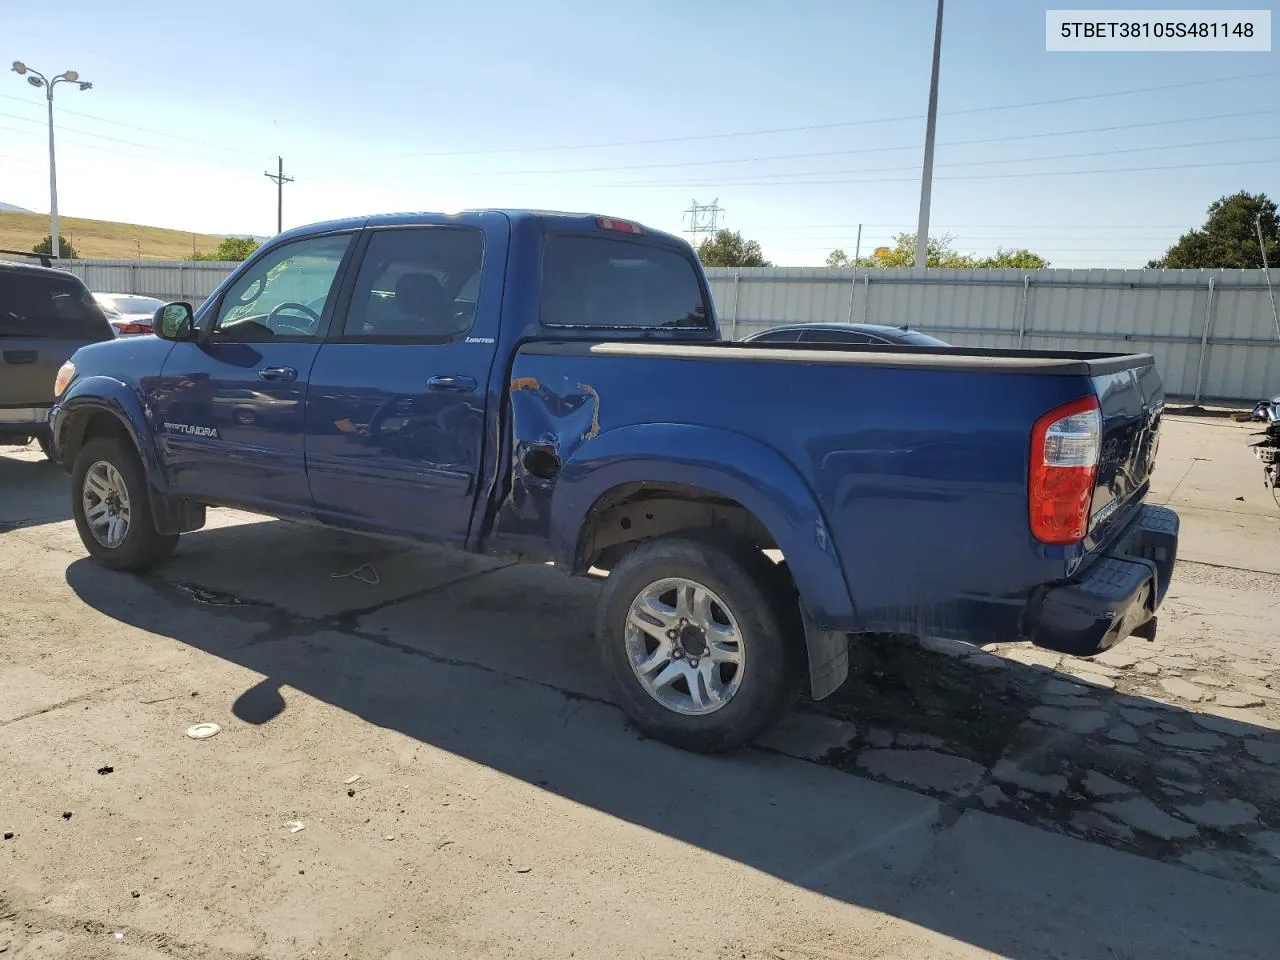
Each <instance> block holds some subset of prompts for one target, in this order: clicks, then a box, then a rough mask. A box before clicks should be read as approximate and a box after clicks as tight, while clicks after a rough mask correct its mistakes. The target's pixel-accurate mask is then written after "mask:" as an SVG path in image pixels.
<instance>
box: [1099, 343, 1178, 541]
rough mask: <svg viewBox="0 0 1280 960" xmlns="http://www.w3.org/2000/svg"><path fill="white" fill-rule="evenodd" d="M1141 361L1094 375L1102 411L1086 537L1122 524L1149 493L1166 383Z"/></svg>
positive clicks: (1148, 363) (1146, 361)
mask: <svg viewBox="0 0 1280 960" xmlns="http://www.w3.org/2000/svg"><path fill="white" fill-rule="evenodd" d="M1143 360H1144V361H1145V362H1142V361H1138V360H1137V359H1136V358H1135V364H1134V366H1133V367H1132V368H1130V369H1127V370H1119V371H1114V372H1108V373H1105V374H1101V375H1099V376H1095V377H1093V388H1094V391H1095V392H1096V393H1097V395H1098V403H1099V405H1100V407H1101V412H1102V449H1101V452H1100V454H1099V459H1098V479H1097V482H1096V483H1095V485H1094V489H1093V501H1092V503H1091V504H1090V509H1089V531H1090V533H1093V532H1094V531H1099V532H1101V531H1100V528H1101V527H1103V525H1105V524H1108V523H1110V522H1114V521H1121V522H1122V521H1123V520H1124V519H1125V518H1126V517H1128V516H1129V515H1130V514H1131V512H1132V510H1133V509H1134V508H1135V507H1136V506H1138V504H1140V503H1141V502H1142V498H1143V497H1144V496H1145V495H1146V492H1147V485H1148V481H1149V480H1150V477H1151V471H1152V468H1153V467H1154V465H1155V455H1156V448H1157V446H1158V441H1159V431H1160V420H1161V416H1162V413H1163V411H1164V384H1163V383H1162V381H1161V380H1160V374H1159V372H1158V371H1157V370H1156V367H1155V364H1154V363H1153V362H1151V360H1150V358H1143ZM1095 539H1097V538H1096V537H1095Z"/></svg>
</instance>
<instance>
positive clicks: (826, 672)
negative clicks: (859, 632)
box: [800, 604, 849, 700]
mask: <svg viewBox="0 0 1280 960" xmlns="http://www.w3.org/2000/svg"><path fill="white" fill-rule="evenodd" d="M800 619H801V621H802V622H803V624H804V645H805V649H806V651H808V656H809V695H810V696H811V697H813V699H814V700H822V699H824V698H826V697H829V696H831V694H833V693H835V692H836V690H838V689H839V688H840V685H841V684H842V683H844V682H845V680H846V679H847V678H848V676H849V634H847V633H845V632H844V631H843V630H820V629H818V627H817V626H816V625H815V624H814V622H813V621H812V620H810V619H809V614H808V612H807V611H806V610H805V609H804V604H801V605H800Z"/></svg>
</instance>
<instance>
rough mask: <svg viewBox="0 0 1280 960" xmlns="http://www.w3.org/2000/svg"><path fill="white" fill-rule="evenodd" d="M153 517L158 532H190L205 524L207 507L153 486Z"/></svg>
mask: <svg viewBox="0 0 1280 960" xmlns="http://www.w3.org/2000/svg"><path fill="white" fill-rule="evenodd" d="M148 492H149V493H150V494H151V518H152V520H153V522H154V523H155V527H156V533H161V534H168V533H190V532H191V531H192V530H199V529H200V528H201V527H203V526H204V522H205V514H206V509H205V505H204V504H203V503H195V502H194V501H191V500H187V499H185V498H183V497H168V496H165V495H164V494H163V493H160V492H159V491H158V490H156V488H155V487H151V489H150V490H149V491H148Z"/></svg>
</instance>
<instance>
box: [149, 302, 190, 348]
mask: <svg viewBox="0 0 1280 960" xmlns="http://www.w3.org/2000/svg"><path fill="white" fill-rule="evenodd" d="M151 329H152V331H153V332H154V333H155V335H156V336H157V337H159V338H160V339H161V340H190V339H191V337H192V334H193V332H194V331H195V313H194V312H193V311H192V309H191V304H189V303H166V304H165V305H164V306H163V307H161V308H160V309H158V310H157V311H156V313H155V317H153V318H152V322H151Z"/></svg>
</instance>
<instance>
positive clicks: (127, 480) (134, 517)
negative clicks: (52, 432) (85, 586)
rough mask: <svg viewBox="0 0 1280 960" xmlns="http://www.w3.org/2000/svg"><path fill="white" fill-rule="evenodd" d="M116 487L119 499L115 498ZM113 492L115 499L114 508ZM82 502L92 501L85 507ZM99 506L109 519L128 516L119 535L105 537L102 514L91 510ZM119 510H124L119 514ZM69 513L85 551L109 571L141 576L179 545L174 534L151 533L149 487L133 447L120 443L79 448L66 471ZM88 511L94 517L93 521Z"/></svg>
mask: <svg viewBox="0 0 1280 960" xmlns="http://www.w3.org/2000/svg"><path fill="white" fill-rule="evenodd" d="M91 473H92V474H93V484H92V487H93V492H92V494H91V495H90V491H87V490H86V483H87V482H88V478H89V476H90V474H91ZM120 487H123V490H124V493H125V496H124V497H119V496H118V491H119V488H120ZM100 490H106V491H107V495H106V496H102V495H100V494H99V493H98V492H97V491H100ZM112 494H115V495H116V500H115V504H114V506H113V505H112V502H111V501H112ZM86 500H90V501H91V503H90V504H86ZM104 505H105V509H106V510H107V514H108V516H109V517H114V518H117V519H119V518H120V517H122V516H124V514H125V513H127V516H124V520H125V522H124V525H123V531H122V533H118V531H119V530H120V528H119V527H117V528H116V530H117V533H113V534H110V535H108V534H107V533H106V532H105V531H104V530H103V529H102V520H101V517H102V514H101V513H99V512H98V511H97V510H96V508H97V507H98V506H104ZM122 506H123V507H125V508H126V510H125V511H121V510H120V508H121V507H122ZM71 510H72V513H73V515H74V516H75V520H76V530H77V531H78V532H79V533H80V541H81V542H82V543H83V544H84V547H85V549H86V550H88V551H89V554H90V556H92V557H93V558H94V559H95V560H97V561H98V562H99V563H101V564H102V565H103V566H104V567H110V568H111V569H112V570H127V571H129V572H132V573H140V572H142V571H143V570H147V569H150V568H151V567H153V566H154V565H155V564H156V563H158V562H159V561H161V560H163V559H164V558H165V557H167V556H169V554H171V553H173V549H174V547H176V546H177V545H178V535H177V534H176V533H173V534H162V533H158V532H156V528H155V521H154V519H153V518H152V516H151V493H150V488H149V487H148V485H147V478H146V475H145V474H144V473H143V470H142V464H141V462H140V461H139V460H138V455H137V454H136V453H135V452H134V450H133V448H132V447H131V446H126V445H125V444H124V443H122V442H121V441H119V440H114V439H108V438H102V439H98V440H90V441H89V442H88V443H86V444H85V445H84V446H83V447H82V448H81V449H80V452H79V454H78V455H77V456H76V462H75V467H74V468H73V470H72V471H71ZM89 511H94V513H95V516H94V518H93V519H92V520H91V519H90V516H89ZM95 529H96V530H97V532H95ZM100 538H101V539H100ZM112 540H117V541H118V542H111V541H112Z"/></svg>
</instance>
